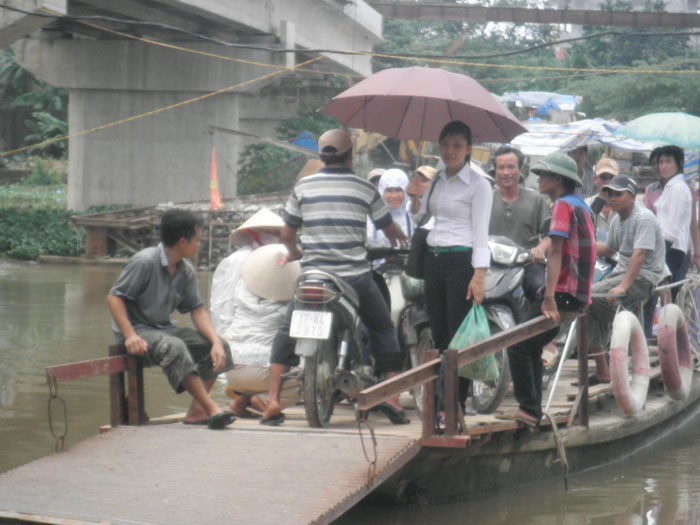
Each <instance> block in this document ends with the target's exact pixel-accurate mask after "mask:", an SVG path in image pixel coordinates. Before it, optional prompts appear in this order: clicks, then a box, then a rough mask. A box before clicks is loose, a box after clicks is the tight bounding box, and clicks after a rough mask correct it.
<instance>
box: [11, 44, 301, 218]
mask: <svg viewBox="0 0 700 525" xmlns="http://www.w3.org/2000/svg"><path fill="white" fill-rule="evenodd" d="M186 47H187V48H188V49H191V50H193V51H197V52H203V53H209V54H211V55H218V56H221V57H224V58H216V57H212V56H203V55H201V54H191V53H186V52H182V51H177V50H173V49H168V48H166V47H160V46H156V45H150V44H146V43H142V42H131V41H126V40H118V41H117V40H114V41H107V40H97V41H96V40H83V39H73V40H49V39H23V40H21V41H19V42H17V43H16V44H15V45H14V49H15V53H16V56H17V59H18V61H19V63H20V64H21V65H22V66H23V67H25V68H27V69H28V70H30V71H31V72H32V73H33V74H35V75H36V76H37V77H39V78H41V79H42V80H44V81H45V82H48V83H49V84H52V85H54V86H57V87H61V88H65V89H67V90H68V92H69V114H68V119H69V122H68V123H69V128H70V133H71V134H72V135H73V138H71V140H70V144H69V173H70V176H69V182H68V205H69V207H70V208H71V209H74V210H84V209H86V208H88V207H89V206H92V205H107V204H126V203H129V204H133V205H135V206H151V205H153V204H156V203H161V202H186V201H194V200H206V199H208V198H209V177H210V159H211V146H212V140H215V145H216V152H217V157H218V161H219V162H218V163H219V169H220V176H219V186H220V188H221V193H222V196H223V197H224V198H226V197H233V196H235V195H236V180H235V178H234V177H232V176H230V173H231V172H232V171H233V172H234V173H235V170H236V166H237V162H238V151H239V144H237V140H238V139H237V138H236V137H235V136H233V135H224V134H215V135H213V136H212V135H210V134H209V133H208V131H207V130H208V128H209V126H219V127H223V128H232V129H239V119H240V110H239V106H240V102H241V98H243V97H249V96H250V93H252V92H257V91H258V90H260V89H261V88H262V87H264V85H265V84H266V83H270V82H276V81H279V79H280V78H282V77H281V75H279V76H276V77H273V78H271V79H269V80H267V81H265V82H253V83H249V84H246V85H245V86H243V87H241V88H235V89H234V90H232V91H231V92H226V93H223V94H219V95H216V96H212V97H209V98H207V99H205V100H201V101H198V102H195V103H189V104H187V103H186V102H187V101H188V100H190V99H193V98H195V97H200V96H202V95H205V94H207V93H212V92H215V91H218V90H221V89H224V88H227V87H233V86H237V85H239V84H242V83H244V82H247V81H250V80H253V79H256V78H259V77H263V76H265V75H269V74H270V73H271V72H274V71H275V69H274V68H271V67H270V65H279V66H280V67H284V66H285V61H286V59H287V57H286V56H285V54H278V55H273V54H271V53H269V52H266V51H246V50H233V49H230V48H226V47H223V46H217V45H212V44H187V45H186ZM226 58H228V59H226ZM237 60H245V63H242V62H240V61H237ZM251 63H259V64H261V66H255V65H251ZM262 64H266V65H267V67H262ZM177 104H182V106H181V107H176V108H175V109H170V110H167V111H160V110H161V109H162V108H165V107H168V106H171V105H177ZM148 112H153V114H151V115H149V116H145V117H143V118H134V120H133V121H130V122H127V123H124V124H121V125H119V126H113V127H109V125H110V124H111V123H114V122H117V121H120V120H123V119H129V118H132V117H136V116H138V115H142V114H144V113H148ZM100 126H105V128H104V129H101V130H99V131H94V132H89V133H84V134H82V133H83V131H84V130H90V129H93V128H99V127H100ZM245 131H250V132H253V133H257V130H255V129H247V130H245ZM76 134H77V135H76Z"/></svg>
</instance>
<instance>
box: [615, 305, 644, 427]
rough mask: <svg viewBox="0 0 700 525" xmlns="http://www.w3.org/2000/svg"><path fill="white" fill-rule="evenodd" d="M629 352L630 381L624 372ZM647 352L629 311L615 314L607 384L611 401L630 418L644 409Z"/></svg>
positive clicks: (635, 322)
mask: <svg viewBox="0 0 700 525" xmlns="http://www.w3.org/2000/svg"><path fill="white" fill-rule="evenodd" d="M630 348H631V350H632V378H631V380H630V374H629V371H628V363H629V349H630ZM650 373H651V370H650V368H649V349H648V347H647V340H646V337H645V336H644V330H642V325H641V324H639V320H638V319H637V317H636V316H635V315H634V314H633V313H632V312H627V311H622V312H619V313H618V314H617V315H616V316H615V319H614V320H613V327H612V336H611V338H610V382H611V383H612V391H613V395H614V396H615V402H616V403H617V406H618V407H619V408H620V410H621V411H622V413H623V414H625V415H626V416H631V415H632V414H634V413H635V412H637V411H638V410H640V409H641V408H642V407H643V406H644V402H645V401H646V399H647V392H648V390H649V376H650Z"/></svg>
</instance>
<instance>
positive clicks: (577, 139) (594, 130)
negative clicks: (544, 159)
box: [511, 119, 654, 157]
mask: <svg viewBox="0 0 700 525" xmlns="http://www.w3.org/2000/svg"><path fill="white" fill-rule="evenodd" d="M524 125H525V127H526V128H527V130H528V132H527V133H523V134H522V135H519V136H518V137H516V138H515V139H513V141H512V142H511V144H512V145H513V146H516V147H518V148H519V149H520V150H521V151H522V152H523V153H524V154H525V155H529V156H535V157H540V156H545V155H547V154H548V153H551V152H553V151H568V150H571V149H574V148H577V147H579V146H589V145H595V144H603V145H606V146H610V147H613V148H618V149H622V150H625V151H639V152H643V153H648V152H649V151H651V150H652V149H653V147H654V145H653V144H649V143H646V142H639V141H636V140H631V139H625V138H622V137H619V136H617V135H615V134H614V132H615V131H616V130H617V129H619V128H620V127H621V124H620V123H619V122H617V121H614V120H612V121H609V120H605V119H586V120H579V121H576V122H571V123H568V124H549V123H547V122H537V121H530V122H525V123H524Z"/></svg>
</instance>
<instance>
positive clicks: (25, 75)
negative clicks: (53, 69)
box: [0, 47, 68, 158]
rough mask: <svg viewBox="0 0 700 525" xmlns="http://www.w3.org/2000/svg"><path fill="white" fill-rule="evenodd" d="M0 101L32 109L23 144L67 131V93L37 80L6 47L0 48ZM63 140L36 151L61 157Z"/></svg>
mask: <svg viewBox="0 0 700 525" xmlns="http://www.w3.org/2000/svg"><path fill="white" fill-rule="evenodd" d="M0 105H4V106H10V107H29V108H32V109H33V110H34V111H33V112H32V118H31V119H30V120H28V121H27V126H28V127H29V129H30V131H31V132H30V133H29V134H27V135H26V136H25V137H24V140H25V143H26V145H30V144H37V143H40V142H44V141H45V140H49V139H52V138H55V137H58V136H63V135H66V134H67V133H68V124H67V122H66V108H67V105H68V94H67V92H66V91H65V90H63V89H58V88H55V87H53V86H51V85H49V84H46V83H45V82H42V81H40V80H38V79H37V78H36V77H34V75H32V74H31V73H30V72H29V71H27V70H26V69H24V68H22V67H21V66H20V65H19V64H18V63H17V62H16V60H15V55H14V51H13V50H12V48H11V47H6V48H5V49H3V50H2V51H1V52H0ZM65 150H66V144H65V143H56V144H52V145H51V146H48V147H46V148H43V149H41V150H40V151H38V154H39V155H42V156H47V157H56V158H63V157H65Z"/></svg>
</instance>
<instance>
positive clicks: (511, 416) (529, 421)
mask: <svg viewBox="0 0 700 525" xmlns="http://www.w3.org/2000/svg"><path fill="white" fill-rule="evenodd" d="M495 417H496V419H500V420H502V421H517V422H518V423H522V424H523V425H525V426H526V427H528V428H533V429H534V428H537V427H538V426H539V424H540V422H539V421H538V420H537V418H536V417H535V416H531V415H530V414H528V413H526V412H523V411H522V410H517V411H515V412H504V413H500V414H496V416H495Z"/></svg>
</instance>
